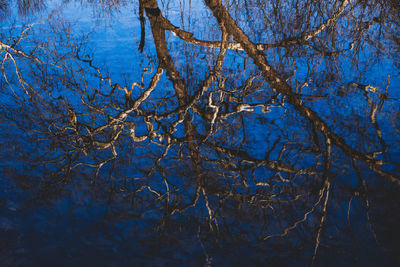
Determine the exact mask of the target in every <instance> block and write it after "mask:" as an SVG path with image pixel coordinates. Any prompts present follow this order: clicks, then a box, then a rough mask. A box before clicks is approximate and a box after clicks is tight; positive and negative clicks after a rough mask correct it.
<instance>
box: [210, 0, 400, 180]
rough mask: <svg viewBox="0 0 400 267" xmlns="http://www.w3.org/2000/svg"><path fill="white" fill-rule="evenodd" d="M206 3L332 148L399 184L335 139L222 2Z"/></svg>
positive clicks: (374, 162)
mask: <svg viewBox="0 0 400 267" xmlns="http://www.w3.org/2000/svg"><path fill="white" fill-rule="evenodd" d="M205 3H206V5H207V6H208V7H209V8H210V9H211V11H212V12H213V14H214V16H215V18H216V19H217V20H218V23H219V24H220V25H224V27H225V28H226V30H227V31H228V33H229V34H230V35H232V37H233V39H234V40H235V41H236V42H238V43H240V45H241V46H242V47H243V49H244V50H245V51H246V53H247V54H248V55H249V56H250V57H251V58H252V59H253V60H254V63H255V64H256V65H257V66H258V67H259V68H260V70H261V71H262V72H263V74H264V76H265V77H266V78H267V79H268V81H269V83H270V86H271V87H272V88H274V89H275V90H277V91H279V92H280V93H282V94H283V95H285V96H286V97H287V98H288V102H289V103H290V104H291V105H293V106H294V107H295V108H296V110H298V111H299V112H300V114H301V115H302V116H303V117H304V118H306V119H308V120H309V121H310V122H311V124H312V125H313V127H314V128H315V129H317V130H319V131H320V132H322V133H323V134H324V136H325V137H326V139H327V142H328V143H329V144H330V143H331V142H333V143H334V144H335V145H337V146H338V147H340V148H341V149H342V151H343V152H344V153H345V154H347V155H348V156H350V157H351V158H354V159H357V160H361V161H364V162H367V163H368V165H369V166H370V168H371V169H372V170H373V171H375V172H376V173H378V174H380V175H382V176H384V177H386V178H388V179H389V180H390V181H391V182H394V183H397V184H400V179H398V178H397V177H395V176H394V175H392V174H390V173H387V172H385V171H383V170H382V168H381V165H382V163H381V162H380V161H378V160H375V159H374V158H373V157H372V156H369V155H367V154H365V153H362V152H360V151H358V150H355V149H352V148H351V147H350V146H348V145H347V144H346V142H345V141H344V139H343V138H342V137H340V136H338V135H336V134H335V133H333V132H332V131H331V130H330V128H329V127H328V125H327V123H326V122H325V121H323V120H322V119H321V118H320V117H319V116H318V115H317V113H316V112H315V111H313V110H312V109H310V108H308V107H306V106H305V105H304V104H303V101H302V100H301V98H300V96H299V95H298V94H296V93H294V92H293V91H292V89H291V88H290V86H289V85H288V84H287V83H286V82H285V81H283V80H282V79H281V78H280V77H279V75H278V73H277V72H276V71H275V70H274V69H273V68H272V67H271V66H270V65H269V64H268V62H267V60H266V58H265V56H264V55H263V54H262V53H261V52H260V51H259V50H258V49H257V46H256V45H255V44H254V43H252V42H251V41H250V39H249V37H248V36H247V35H246V34H245V33H244V32H243V30H242V29H241V28H240V27H239V26H237V24H236V22H235V21H234V20H233V19H232V17H231V16H230V15H229V13H228V12H227V11H226V9H225V7H224V6H223V5H222V4H221V2H220V1H219V0H205Z"/></svg>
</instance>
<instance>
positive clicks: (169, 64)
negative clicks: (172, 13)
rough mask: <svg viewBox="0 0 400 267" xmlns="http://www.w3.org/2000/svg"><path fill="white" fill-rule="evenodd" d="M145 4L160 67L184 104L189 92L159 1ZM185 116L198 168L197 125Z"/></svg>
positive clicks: (187, 138) (191, 148) (150, 1)
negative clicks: (175, 59)
mask: <svg viewBox="0 0 400 267" xmlns="http://www.w3.org/2000/svg"><path fill="white" fill-rule="evenodd" d="M143 6H144V8H145V9H146V14H147V17H148V19H149V21H150V26H151V31H152V33H153V39H154V44H155V47H156V51H157V57H158V60H159V64H160V67H162V68H165V69H166V73H167V76H168V77H169V79H170V80H171V82H172V84H173V87H174V89H175V93H176V97H177V99H178V104H179V106H184V105H185V104H186V103H187V102H188V99H189V97H188V92H187V88H186V85H185V83H184V81H183V80H182V78H181V77H180V74H179V72H178V71H177V69H176V67H175V64H174V62H173V60H172V57H171V55H170V54H169V51H168V46H167V41H166V39H165V28H164V25H163V19H162V17H161V12H160V9H159V8H158V6H157V2H156V1H155V0H149V1H145V2H144V3H143ZM184 116H185V117H184V124H185V138H186V141H187V144H188V148H189V151H190V156H191V158H192V160H193V164H194V167H195V168H196V169H197V167H198V153H197V152H196V151H197V149H196V146H195V142H194V141H195V140H194V135H195V127H194V125H193V124H192V123H191V121H190V115H189V114H188V113H186V114H184Z"/></svg>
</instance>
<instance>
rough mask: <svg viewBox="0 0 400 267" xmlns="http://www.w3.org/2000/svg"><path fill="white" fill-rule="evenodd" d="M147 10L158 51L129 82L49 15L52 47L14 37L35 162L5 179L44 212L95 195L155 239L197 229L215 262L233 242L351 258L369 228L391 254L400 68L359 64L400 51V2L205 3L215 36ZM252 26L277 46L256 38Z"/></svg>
mask: <svg viewBox="0 0 400 267" xmlns="http://www.w3.org/2000/svg"><path fill="white" fill-rule="evenodd" d="M23 2H24V1H23ZM139 2H140V3H139V5H138V10H139V12H138V14H139V19H140V25H141V38H140V44H139V51H140V52H143V54H145V55H143V56H144V57H146V56H147V53H151V51H150V52H148V51H146V49H149V48H148V47H151V46H152V45H154V47H155V55H156V58H151V56H149V57H147V58H146V60H147V61H146V64H147V65H146V67H145V68H142V71H141V73H140V76H141V79H140V80H136V81H128V82H127V83H126V85H121V84H120V83H117V82H115V80H116V79H115V78H114V77H112V76H111V75H110V76H108V75H106V74H105V73H106V72H105V70H104V69H102V68H100V67H98V66H97V65H96V64H95V61H94V57H95V56H96V55H94V57H89V56H86V55H85V54H86V53H85V45H84V40H81V39H79V38H78V39H74V37H73V35H71V32H72V30H71V28H70V26H69V25H68V23H62V22H60V21H61V19H59V18H53V19H49V21H48V24H47V27H49V28H50V29H51V33H52V37H51V38H50V39H49V40H46V41H43V40H37V39H35V34H34V33H35V30H36V28H40V27H39V26H37V25H34V24H33V25H30V26H27V27H25V28H23V29H22V30H21V31H20V32H19V33H18V34H17V35H15V36H13V38H6V37H3V36H2V40H1V41H0V45H1V51H0V53H1V60H2V79H1V88H2V89H1V93H2V96H3V97H4V99H7V101H2V104H1V106H0V113H1V120H0V123H1V124H2V125H3V129H7V130H6V132H2V138H3V136H4V138H13V140H14V141H13V142H12V143H13V146H14V147H12V148H11V147H10V148H8V150H7V151H6V153H10V157H11V158H12V159H14V160H15V161H19V160H20V159H22V160H23V162H24V166H23V168H21V169H18V168H16V167H15V168H12V167H11V168H10V170H8V171H4V173H5V175H6V176H10V177H12V178H13V180H14V182H15V183H16V184H17V185H18V186H19V187H20V188H21V190H23V191H27V192H29V193H30V195H33V196H34V197H33V198H34V199H33V200H35V202H33V203H42V202H50V203H52V202H55V201H57V200H58V199H62V198H73V199H74V200H75V201H76V202H77V203H81V202H80V201H84V200H82V199H89V200H91V201H93V202H94V203H102V204H104V205H105V206H106V211H105V214H104V218H102V219H101V223H100V224H102V223H103V224H106V223H107V222H108V221H111V222H114V223H117V222H119V221H128V220H137V221H140V220H143V221H146V222H149V223H148V224H147V225H146V226H141V228H140V231H144V232H145V236H143V235H141V233H138V236H141V238H143V239H146V238H149V237H152V236H155V235H156V234H155V233H154V231H153V230H154V229H156V230H157V231H156V232H157V233H158V234H161V235H165V238H166V239H168V238H173V236H174V235H177V234H178V235H179V234H181V233H182V232H183V233H185V234H186V233H188V234H189V235H190V234H191V235H192V237H191V238H194V239H195V241H196V242H199V243H200V244H201V246H202V248H204V250H205V252H204V255H205V257H206V259H205V262H206V263H207V264H210V262H211V261H212V260H211V254H212V253H213V252H212V251H213V250H215V251H216V250H218V246H219V245H220V244H221V243H222V244H223V243H229V242H231V243H235V242H238V243H241V244H242V245H243V246H248V249H255V250H259V251H264V252H265V251H270V252H273V253H274V255H278V256H277V258H276V259H262V258H260V259H259V261H258V260H254V263H257V264H260V263H262V262H263V261H264V260H267V261H268V262H269V263H271V264H274V263H279V262H285V263H290V261H291V259H283V257H286V256H292V257H293V259H296V258H301V259H304V258H306V257H307V259H306V260H304V261H307V262H310V263H311V265H323V264H324V260H325V259H332V258H333V257H334V256H332V255H335V253H337V254H340V253H341V252H332V251H329V248H330V247H341V248H343V250H344V251H345V252H344V253H350V254H351V252H350V251H351V247H352V245H351V244H352V242H353V243H357V244H359V242H356V241H355V240H353V235H360V234H361V233H362V231H364V230H366V229H367V230H368V233H369V235H370V236H369V238H374V239H375V240H376V243H377V244H378V245H377V246H378V247H379V246H384V245H385V244H388V241H387V239H388V238H387V237H386V236H385V235H387V231H385V230H382V229H383V228H381V229H378V230H377V227H376V224H378V221H379V220H380V218H381V215H374V214H380V213H381V212H382V211H384V210H389V208H388V209H386V208H383V207H382V206H385V204H382V205H380V209H373V208H372V207H371V203H379V202H380V201H382V202H383V203H386V201H385V200H383V198H384V197H382V196H381V194H382V192H385V191H383V190H384V189H385V188H386V187H388V188H390V189H391V190H393V192H392V193H391V194H390V195H391V196H396V192H398V185H399V183H400V179H399V176H398V170H399V158H398V155H397V154H396V151H398V149H399V144H398V137H399V126H400V125H399V124H398V116H397V115H398V114H399V112H398V111H397V109H398V104H399V102H398V99H394V98H392V97H390V94H389V93H388V88H389V87H390V85H391V82H390V81H391V80H390V79H391V76H390V74H388V75H387V80H386V81H385V83H382V84H384V85H385V86H382V84H379V85H375V84H370V83H369V81H368V79H366V78H364V77H363V76H362V74H363V71H364V70H362V69H361V70H360V69H357V68H362V67H363V66H364V65H363V64H366V65H365V66H366V67H365V68H367V67H368V66H367V65H368V62H369V61H368V60H367V62H364V63H363V61H365V60H366V59H365V56H364V58H363V56H361V55H362V54H363V53H365V50H369V51H372V52H371V53H374V54H373V55H377V56H378V55H379V54H381V53H382V51H384V50H385V49H389V48H393V47H396V46H394V45H393V44H395V43H396V42H397V41H398V40H397V39H396V37H395V36H396V35H395V33H394V32H396V30H393V28H391V27H392V26H395V25H397V24H398V19H397V18H396V17H395V14H396V10H395V9H390V6H391V5H393V3H392V2H388V3H387V4H378V3H375V1H371V3H369V4H366V3H365V1H347V0H344V1H331V2H315V1H291V2H289V3H286V4H285V3H283V2H281V1H258V2H257V4H251V3H249V2H248V1H243V2H241V1H239V2H234V3H224V4H223V3H222V2H221V1H218V0H205V6H206V7H207V8H208V10H209V11H210V14H212V18H213V20H214V21H213V22H210V24H212V23H216V24H215V25H214V26H216V27H219V32H218V34H219V36H220V37H219V38H218V39H216V40H212V39H211V38H210V40H203V39H201V38H198V37H194V36H195V35H194V34H193V33H191V32H189V31H188V30H185V29H184V28H183V27H179V26H175V25H173V24H172V23H171V21H170V20H169V19H168V18H167V17H165V16H164V15H163V12H162V11H161V9H160V8H159V5H158V3H157V1H156V0H141V1H139ZM21 3H22V2H21ZM102 4H105V5H107V6H108V7H110V10H111V9H112V8H114V7H117V6H119V5H120V4H121V3H120V2H119V1H106V2H104V3H103V2H102ZM43 5H44V4H43V2H42V1H38V2H37V1H26V2H24V4H23V5H22V4H21V7H22V6H24V8H25V9H26V10H28V9H31V10H36V9H39V7H40V6H43ZM249 5H254V6H253V7H252V8H251V7H250V6H249ZM5 7H6V6H5ZM36 7H37V8H36ZM35 8H36V9H35ZM242 9H243V10H245V11H246V12H244V11H243V12H241V10H242ZM389 9H390V10H391V11H390V12H385V11H387V10H389ZM4 10H5V8H4ZM393 10H394V11H393ZM24 12H25V13H27V11H24ZM241 16H245V18H246V19H245V20H244V21H243V20H242V19H240V17H241ZM250 18H253V19H254V20H255V21H259V22H260V23H259V25H262V28H261V29H260V31H261V32H265V36H262V34H260V35H261V37H260V36H257V31H254V32H252V31H250V29H251V27H256V26H255V25H249V24H251V23H252V21H253V20H252V19H250ZM146 20H147V21H148V22H149V25H147V26H149V27H150V31H151V35H152V37H153V43H152V44H148V43H145V35H146ZM206 26H209V25H208V24H206ZM210 27H211V26H210ZM257 27H259V26H257ZM169 34H173V35H175V36H176V37H177V40H178V41H179V44H180V45H182V46H183V45H188V46H189V47H190V49H189V50H190V52H192V53H193V55H195V53H196V52H197V50H198V49H203V50H201V51H206V52H205V53H207V56H209V60H208V61H205V60H203V59H200V58H195V57H193V55H192V54H190V52H188V56H187V57H188V58H189V59H187V60H188V61H189V60H190V63H192V62H195V63H196V64H198V65H197V66H199V65H200V66H202V67H201V68H199V69H197V70H196V69H194V68H196V66H191V65H190V64H186V65H185V67H182V64H181V62H180V61H181V60H182V58H180V55H181V54H180V53H179V52H178V53H177V54H174V53H172V52H171V49H170V47H169V41H170V39H169V38H168V37H169ZM388 40H389V42H390V43H389V44H388V43H386V42H387V41H388ZM32 42H33V43H34V44H35V46H33V48H32V46H31V45H28V44H30V43H32ZM364 43H368V45H364ZM397 45H398V44H397ZM397 47H398V46H397ZM370 57H371V58H372V56H370ZM237 58H239V59H242V58H243V59H244V60H243V61H245V62H246V63H243V65H239V66H240V67H242V66H243V69H244V70H242V69H241V68H236V67H234V65H233V62H235V60H237ZM391 59H392V60H393V61H394V62H397V64H398V59H396V58H395V56H394V55H393V58H391ZM396 60H397V61H396ZM249 61H251V62H249ZM304 61H306V63H304ZM240 64H242V63H240ZM191 68H192V69H191ZM366 81H367V82H366ZM352 105H357V106H358V107H357V108H353V107H352ZM346 109H353V110H346ZM396 112H397V113H396ZM396 114H397V115H396ZM394 117H395V118H394ZM396 118H397V119H396ZM4 138H3V139H4ZM2 142H3V141H2ZM17 159H18V160H17ZM382 188H383V189H382ZM76 192H80V193H81V196H79V197H75V196H73V194H75V193H76ZM71 195H72V196H71ZM30 200H31V201H32V199H30ZM396 200H397V199H396ZM88 202H90V201H88ZM389 202H390V201H389ZM31 204H32V203H31ZM82 205H85V204H82ZM377 205H378V204H377ZM390 209H392V210H394V211H396V210H397V209H398V207H391V208H390ZM376 218H379V219H376ZM356 220H357V221H358V224H353V222H354V221H356ZM385 223H388V224H389V226H386V227H387V229H390V228H391V227H393V222H387V221H385V222H383V223H382V222H381V223H380V224H381V225H382V224H385ZM360 225H362V226H360ZM358 227H359V228H358ZM182 228H183V230H182ZM338 229H340V230H338ZM341 231H345V232H346V233H349V234H347V235H345V234H342V233H341ZM380 231H381V232H380ZM381 236H382V239H381ZM363 238H365V239H368V237H363ZM381 240H382V241H383V243H385V244H381ZM165 242H167V241H165ZM219 242H220V243H219ZM260 246H261V248H260ZM238 247H240V245H238ZM282 247H286V248H288V249H286V250H285V251H286V252H285V253H284V254H285V255H283V254H282V253H280V254H279V252H281V251H282ZM395 247H396V246H395V245H393V244H391V245H390V246H389V248H390V249H394V248H395ZM206 248H207V249H206ZM330 253H332V254H330ZM337 254H336V255H337ZM389 254H390V255H391V256H393V254H392V253H389ZM279 255H281V257H280V256H279ZM321 255H324V256H321ZM344 257H345V258H346V263H349V264H351V263H353V264H359V263H363V262H365V261H363V260H360V261H359V262H357V259H352V258H351V256H349V255H346V256H344ZM393 257H395V256H393ZM264 263H265V262H264Z"/></svg>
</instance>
